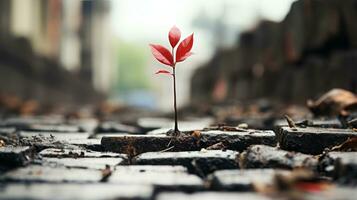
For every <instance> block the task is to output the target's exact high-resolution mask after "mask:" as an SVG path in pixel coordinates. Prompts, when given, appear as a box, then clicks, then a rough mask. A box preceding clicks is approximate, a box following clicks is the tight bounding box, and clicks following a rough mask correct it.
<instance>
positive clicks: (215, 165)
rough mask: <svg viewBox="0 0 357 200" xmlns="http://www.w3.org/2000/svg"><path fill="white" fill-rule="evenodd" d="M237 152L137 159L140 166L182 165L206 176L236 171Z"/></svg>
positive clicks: (170, 154)
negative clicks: (215, 172) (224, 171)
mask: <svg viewBox="0 0 357 200" xmlns="http://www.w3.org/2000/svg"><path fill="white" fill-rule="evenodd" d="M237 156H238V153H237V152H234V151H229V150H227V151H220V150H210V151H207V150H205V151H188V152H163V153H157V152H148V153H143V154H141V155H139V156H138V157H137V158H135V161H134V163H135V164H138V165H182V166H185V167H187V168H188V170H189V172H190V173H195V174H198V175H200V176H205V175H207V174H208V173H212V172H214V171H215V170H219V169H236V168H238V163H237V161H236V158H237Z"/></svg>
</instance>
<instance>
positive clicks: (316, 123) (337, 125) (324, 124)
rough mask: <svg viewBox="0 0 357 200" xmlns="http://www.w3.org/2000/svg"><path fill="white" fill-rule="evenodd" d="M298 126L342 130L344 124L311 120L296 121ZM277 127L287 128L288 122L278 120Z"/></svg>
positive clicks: (326, 120)
mask: <svg viewBox="0 0 357 200" xmlns="http://www.w3.org/2000/svg"><path fill="white" fill-rule="evenodd" d="M295 123H296V124H303V125H300V126H306V127H317V128H342V124H341V122H340V121H339V120H338V119H309V120H298V121H295ZM274 125H275V127H278V128H281V127H287V126H288V122H287V121H286V119H279V120H276V121H275V123H274Z"/></svg>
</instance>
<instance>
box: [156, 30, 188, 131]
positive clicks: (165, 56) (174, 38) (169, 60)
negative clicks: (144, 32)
mask: <svg viewBox="0 0 357 200" xmlns="http://www.w3.org/2000/svg"><path fill="white" fill-rule="evenodd" d="M180 39H181V31H180V29H178V28H177V27H176V26H174V27H172V28H171V30H170V32H169V42H170V45H171V51H170V50H168V49H167V48H166V47H164V46H162V45H159V44H150V47H151V52H152V54H153V55H154V57H155V58H156V59H157V60H158V61H159V62H161V63H162V64H164V65H166V66H168V67H169V68H170V69H171V71H168V70H165V69H160V70H158V71H157V72H156V74H166V75H171V76H172V80H173V88H174V95H173V98H174V111H175V127H174V130H173V133H172V134H173V135H174V136H179V135H180V131H179V128H178V122H177V105H176V64H177V63H179V62H182V61H184V60H186V58H188V57H189V56H191V55H192V52H191V49H192V46H193V33H192V34H191V35H189V36H188V37H186V38H185V39H184V40H182V41H181V43H180V44H179V45H178V47H177V48H176V53H175V47H176V46H177V44H178V43H179V41H180Z"/></svg>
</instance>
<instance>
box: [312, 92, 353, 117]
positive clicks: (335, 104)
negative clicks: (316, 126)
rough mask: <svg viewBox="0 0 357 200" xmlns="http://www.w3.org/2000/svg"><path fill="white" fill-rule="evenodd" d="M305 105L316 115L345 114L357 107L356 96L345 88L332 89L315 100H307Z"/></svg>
mask: <svg viewBox="0 0 357 200" xmlns="http://www.w3.org/2000/svg"><path fill="white" fill-rule="evenodd" d="M307 106H308V107H309V109H310V110H311V112H312V113H313V114H314V115H316V116H319V115H339V114H342V113H344V114H346V112H347V113H348V111H350V110H356V109H357V97H356V95H355V94H354V93H352V92H350V91H347V90H343V89H332V90H330V91H328V92H327V93H325V94H324V95H322V96H321V97H320V98H319V99H318V100H316V101H312V100H308V101H307Z"/></svg>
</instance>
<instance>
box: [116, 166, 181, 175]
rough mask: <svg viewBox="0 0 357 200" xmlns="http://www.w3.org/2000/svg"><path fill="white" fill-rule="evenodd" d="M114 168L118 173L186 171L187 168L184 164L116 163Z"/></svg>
mask: <svg viewBox="0 0 357 200" xmlns="http://www.w3.org/2000/svg"><path fill="white" fill-rule="evenodd" d="M115 170H116V171H118V172H120V173H124V174H125V173H145V172H155V173H160V172H161V173H167V172H168V173H187V169H186V167H184V166H175V165H126V166H123V165H117V166H116V167H115Z"/></svg>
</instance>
